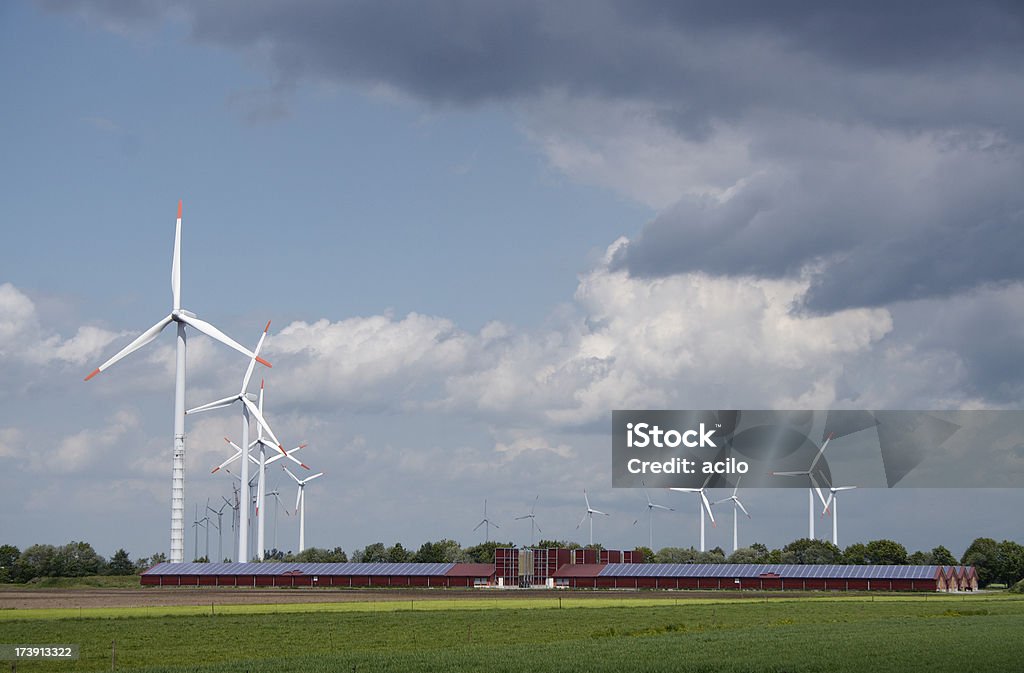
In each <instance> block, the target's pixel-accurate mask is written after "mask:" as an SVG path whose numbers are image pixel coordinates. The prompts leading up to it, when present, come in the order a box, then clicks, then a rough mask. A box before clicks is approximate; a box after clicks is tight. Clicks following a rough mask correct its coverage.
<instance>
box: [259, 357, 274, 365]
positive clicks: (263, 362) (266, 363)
mask: <svg viewBox="0 0 1024 673" xmlns="http://www.w3.org/2000/svg"><path fill="white" fill-rule="evenodd" d="M256 362H258V363H260V364H261V365H263V366H264V367H271V368H273V366H274V365H272V364H270V363H269V362H267V361H266V360H264V359H263V358H261V357H259V356H258V355H257V356H256Z"/></svg>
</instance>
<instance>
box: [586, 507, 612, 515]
mask: <svg viewBox="0 0 1024 673" xmlns="http://www.w3.org/2000/svg"><path fill="white" fill-rule="evenodd" d="M590 513H591V514H604V515H605V516H611V514H605V513H604V512H602V511H601V510H599V509H592V510H590Z"/></svg>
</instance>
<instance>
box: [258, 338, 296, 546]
mask: <svg viewBox="0 0 1024 673" xmlns="http://www.w3.org/2000/svg"><path fill="white" fill-rule="evenodd" d="M268 326H269V323H268ZM263 384H264V382H263V380H262V379H261V380H260V397H259V402H258V403H257V408H258V409H259V410H260V413H261V414H262V413H263V388H264V385H263ZM275 443H276V440H275ZM257 444H259V447H260V459H259V460H258V461H255V459H254V462H256V464H257V466H258V474H259V483H258V485H257V486H256V488H257V491H256V493H257V496H256V497H257V501H256V522H257V526H256V548H257V549H259V550H261V551H260V558H261V559H262V558H263V551H262V550H263V549H265V548H266V546H265V544H264V540H265V537H264V529H265V522H266V517H265V516H263V514H261V512H263V509H264V505H265V504H266V497H267V496H268V495H270V494H269V493H267V466H268V465H270V464H271V463H273V462H274V461H275V460H278V459H280V458H288V459H290V460H292V461H293V462H295V463H297V464H298V465H299V467H301V468H303V469H306V470H308V469H309V466H308V465H306V464H305V463H303V462H302V461H300V460H298V459H297V458H292V456H291V454H290V453H289V452H288V451H284V450H283V449H282V451H281V452H280V453H278V452H277V450H276V449H277V448H278V447H277V446H274V444H271V443H270V442H269V441H267V438H266V437H264V436H263V426H262V425H257V426H256V439H255V440H253V442H252V443H251V444H249V448H250V449H251V448H252V447H254V446H256V445H257ZM304 446H306V445H305V444H302V445H300V446H299V447H298V448H296V449H294V450H295V451H298V450H299V449H301V448H302V447H304ZM267 448H270V450H271V451H274V457H273V458H271V459H270V460H268V459H267ZM275 525H276V520H275ZM274 548H275V549H276V548H277V545H276V544H275V545H274Z"/></svg>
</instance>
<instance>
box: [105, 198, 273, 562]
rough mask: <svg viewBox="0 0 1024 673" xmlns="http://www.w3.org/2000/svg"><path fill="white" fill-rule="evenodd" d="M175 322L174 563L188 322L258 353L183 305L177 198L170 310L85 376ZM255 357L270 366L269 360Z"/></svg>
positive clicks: (181, 524)
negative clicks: (176, 334) (176, 333)
mask: <svg viewBox="0 0 1024 673" xmlns="http://www.w3.org/2000/svg"><path fill="white" fill-rule="evenodd" d="M171 323H175V325H176V326H177V330H178V339H177V355H176V365H175V375H174V454H173V459H172V466H171V555H170V561H171V563H181V562H183V561H184V560H185V351H186V345H187V339H186V336H185V326H186V325H187V326H189V327H192V328H193V329H197V330H199V331H200V332H202V333H203V334H205V335H207V336H209V337H211V338H213V339H216V340H217V341H219V342H221V343H222V344H225V345H227V346H230V347H231V348H234V349H235V350H236V351H238V352H239V353H242V354H243V355H246V356H248V357H249V358H253V357H255V356H254V355H253V353H252V352H250V351H249V350H248V349H246V348H244V347H243V346H241V345H239V344H238V343H237V342H235V341H234V340H233V339H232V338H231V337H229V336H228V335H226V334H224V333H223V332H221V331H220V330H219V329H217V328H216V327H214V326H213V325H211V324H210V323H208V322H205V321H203V320H200V319H199V318H197V317H196V314H195V313H192V312H191V311H186V310H185V309H183V308H182V307H181V201H178V219H177V222H176V224H175V226H174V255H173V257H172V258H171V313H170V315H168V316H167V317H166V318H163V319H162V320H160V321H159V322H158V323H157V324H155V325H153V326H152V327H150V328H149V329H148V330H146V331H145V332H143V333H142V334H140V335H139V336H138V337H136V338H135V340H134V341H132V342H131V343H130V344H128V345H127V346H125V347H124V348H122V349H121V350H120V351H118V352H117V354H115V355H114V356H113V357H112V358H110V359H109V360H107V361H106V362H104V363H103V364H101V365H100V366H99V367H97V368H96V369H94V370H93V371H92V373H91V374H89V375H88V376H86V377H85V380H86V381H88V380H89V379H91V378H92V377H94V376H96V375H97V374H99V373H100V372H102V371H105V370H106V369H107V368H108V367H110V366H111V365H113V364H114V363H116V362H117V361H119V360H121V359H122V358H124V357H127V356H128V355H130V354H132V353H134V352H135V351H137V350H139V349H140V348H142V347H143V346H145V345H147V344H148V343H149V342H151V341H153V339H155V338H156V337H157V335H158V334H160V332H162V331H163V329H164V328H165V327H167V326H168V325H170V324H171ZM256 361H257V362H259V363H261V364H263V365H266V366H267V367H269V366H270V363H269V362H267V361H266V360H264V359H262V358H259V357H257V358H256Z"/></svg>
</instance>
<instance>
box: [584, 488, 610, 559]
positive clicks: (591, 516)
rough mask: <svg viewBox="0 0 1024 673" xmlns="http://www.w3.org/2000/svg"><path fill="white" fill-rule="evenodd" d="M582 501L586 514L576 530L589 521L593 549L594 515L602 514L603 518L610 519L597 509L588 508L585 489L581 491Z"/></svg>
mask: <svg viewBox="0 0 1024 673" xmlns="http://www.w3.org/2000/svg"><path fill="white" fill-rule="evenodd" d="M583 500H584V501H585V502H586V503H587V513H586V514H584V515H583V518H582V519H580V522H579V523H578V524H576V530H579V529H580V526H582V525H583V522H584V521H586V520H587V519H588V518H589V519H590V546H591V547H593V546H594V515H595V514H604V516H608V517H610V516H611V514H607V513H605V512H602V511H601V510H599V509H594V508H593V507H591V506H590V497H589V496H587V489H583Z"/></svg>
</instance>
